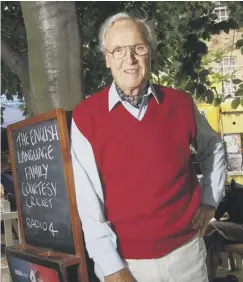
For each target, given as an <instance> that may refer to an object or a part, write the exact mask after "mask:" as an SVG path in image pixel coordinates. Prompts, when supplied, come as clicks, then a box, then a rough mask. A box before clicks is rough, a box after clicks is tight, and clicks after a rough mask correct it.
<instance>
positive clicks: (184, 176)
mask: <svg viewBox="0 0 243 282" xmlns="http://www.w3.org/2000/svg"><path fill="white" fill-rule="evenodd" d="M155 87H156V88H157V94H158V96H159V100H160V103H159V104H158V103H157V102H156V100H155V99H154V98H153V97H151V99H150V100H149V104H148V108H147V112H146V113H145V116H144V118H143V119H142V121H138V120H137V119H136V118H134V117H133V116H132V115H131V114H130V113H129V112H128V111H127V110H126V109H125V108H124V107H123V105H122V104H121V103H118V104H117V105H116V106H115V107H114V108H113V109H112V110H111V111H109V109H108V90H109V88H105V89H104V90H102V91H101V92H99V93H97V94H96V95H93V96H91V97H90V98H88V99H86V100H84V101H83V102H82V103H81V104H79V105H78V106H77V107H76V109H75V110H74V112H73V118H74V120H75V123H76V125H77V127H78V128H79V130H80V131H81V132H82V134H83V135H84V136H85V137H86V138H87V139H88V141H89V142H90V144H91V146H92V149H93V152H94V156H95V160H96V163H97V167H98V170H99V173H100V178H101V182H102V184H103V191H104V196H105V216H106V219H107V220H108V221H110V222H111V225H112V229H113V230H114V232H115V233H116V235H117V237H118V250H119V252H120V254H121V255H122V256H123V257H124V258H127V259H149V258H158V257H161V256H164V255H165V254H167V253H169V252H171V251H173V250H174V249H175V248H177V247H179V246H181V245H183V244H184V243H185V242H186V241H188V240H189V239H190V238H191V237H193V236H194V235H195V233H196V232H195V230H192V228H191V220H192V217H193V215H194V213H195V211H196V209H197V208H198V206H199V202H200V192H199V184H198V181H197V177H196V174H195V173H194V171H193V169H192V165H191V162H190V148H189V145H190V143H191V141H192V139H193V138H195V135H196V124H195V118H194V111H193V102H192V99H191V97H190V96H189V95H188V94H186V93H184V92H180V91H177V90H174V89H169V88H161V87H159V86H155Z"/></svg>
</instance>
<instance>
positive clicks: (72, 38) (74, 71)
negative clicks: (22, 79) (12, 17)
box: [21, 1, 84, 114]
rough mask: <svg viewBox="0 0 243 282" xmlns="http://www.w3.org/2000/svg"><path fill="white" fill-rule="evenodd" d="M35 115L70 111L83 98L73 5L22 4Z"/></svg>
mask: <svg viewBox="0 0 243 282" xmlns="http://www.w3.org/2000/svg"><path fill="white" fill-rule="evenodd" d="M21 7H22V12H23V17H24V22H25V27H26V34H27V41H28V55H29V70H30V89H31V94H32V99H31V103H32V109H33V112H34V114H38V113H43V112H46V111H49V110H51V109H53V108H59V107H62V108H64V109H65V110H68V111H70V110H73V108H74V107H75V105H77V104H78V103H79V102H80V101H81V100H82V98H83V96H84V94H83V93H82V90H81V89H82V88H81V85H82V81H81V67H80V39H79V31H78V24H77V17H76V11H75V4H74V2H72V1H70V2H58V1H55V2H48V1H43V2H37V1H30V2H27V1H21Z"/></svg>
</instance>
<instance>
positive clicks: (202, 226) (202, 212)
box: [192, 204, 216, 237]
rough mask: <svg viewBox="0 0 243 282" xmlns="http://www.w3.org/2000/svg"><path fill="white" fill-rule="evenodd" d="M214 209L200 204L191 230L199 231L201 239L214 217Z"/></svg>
mask: <svg viewBox="0 0 243 282" xmlns="http://www.w3.org/2000/svg"><path fill="white" fill-rule="evenodd" d="M215 211H216V209H215V208H214V207H213V206H209V205H204V204H200V207H199V208H198V209H197V211H196V213H195V215H194V217H193V219H192V227H193V229H199V230H200V236H201V237H203V236H204V235H205V233H206V231H207V228H208V223H209V221H210V220H211V219H212V218H213V217H214V215H215Z"/></svg>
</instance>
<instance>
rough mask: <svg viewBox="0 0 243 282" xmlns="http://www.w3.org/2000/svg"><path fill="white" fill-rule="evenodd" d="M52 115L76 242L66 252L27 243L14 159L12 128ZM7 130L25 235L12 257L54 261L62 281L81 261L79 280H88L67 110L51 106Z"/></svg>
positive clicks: (26, 125) (9, 253)
mask: <svg viewBox="0 0 243 282" xmlns="http://www.w3.org/2000/svg"><path fill="white" fill-rule="evenodd" d="M53 119H56V120H57V125H58V132H59V137H60V138H59V142H60V146H61V155H62V156H61V158H62V163H63V169H64V178H65V185H66V195H67V199H68V203H67V204H68V205H69V213H70V221H71V228H72V235H73V244H74V249H75V253H74V254H68V253H64V252H62V250H61V249H56V250H53V249H50V248H46V246H35V245H31V244H28V243H27V242H28V238H27V237H26V234H25V231H24V227H23V211H22V207H21V202H20V190H19V189H20V187H19V186H20V185H19V179H18V176H17V167H16V163H15V156H14V143H13V142H14V140H13V132H14V131H15V130H18V129H21V128H25V127H29V126H33V125H38V124H40V123H42V122H45V121H48V120H53ZM7 132H8V141H9V148H10V159H11V167H12V172H13V177H14V188H15V195H16V202H17V210H18V218H19V225H20V233H21V238H22V244H20V245H16V246H12V247H9V248H7V249H6V254H7V257H9V258H10V256H16V257H20V258H22V259H24V260H28V261H32V260H33V261H35V262H36V263H40V264H45V265H46V264H47V265H48V264H49V265H52V266H53V267H56V269H58V271H59V273H61V274H60V275H61V276H60V277H61V278H60V281H63V282H68V281H69V280H68V274H67V269H68V268H69V267H70V266H75V265H79V266H78V270H77V273H78V281H79V282H88V274H87V267H86V261H85V251H84V242H83V235H82V229H81V223H80V218H79V215H78V210H77V205H76V198H75V189H74V178H73V170H72V163H71V155H70V144H69V137H68V131H67V121H66V114H65V111H64V110H63V109H55V110H52V111H51V112H48V113H45V114H40V115H37V116H34V117H31V118H28V119H26V120H24V121H21V122H18V123H15V124H12V125H10V126H8V128H7Z"/></svg>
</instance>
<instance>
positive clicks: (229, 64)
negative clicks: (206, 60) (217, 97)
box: [215, 57, 237, 95]
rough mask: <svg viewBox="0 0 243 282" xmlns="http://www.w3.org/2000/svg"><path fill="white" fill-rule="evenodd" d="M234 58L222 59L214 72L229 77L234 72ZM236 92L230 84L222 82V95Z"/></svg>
mask: <svg viewBox="0 0 243 282" xmlns="http://www.w3.org/2000/svg"><path fill="white" fill-rule="evenodd" d="M236 69H237V67H236V58H235V57H226V58H223V59H222V60H221V61H220V62H219V63H218V64H217V66H216V68H215V71H216V72H219V73H221V74H224V75H231V74H233V72H234V71H236ZM235 91H236V88H235V85H234V84H233V83H232V82H226V81H224V82H223V83H222V94H224V95H228V94H233V93H234V92H235Z"/></svg>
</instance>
